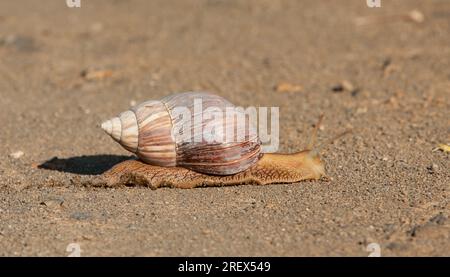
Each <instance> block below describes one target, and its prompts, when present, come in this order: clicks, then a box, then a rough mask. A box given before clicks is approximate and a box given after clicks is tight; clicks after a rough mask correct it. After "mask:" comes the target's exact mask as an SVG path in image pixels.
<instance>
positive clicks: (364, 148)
mask: <svg viewBox="0 0 450 277" xmlns="http://www.w3.org/2000/svg"><path fill="white" fill-rule="evenodd" d="M381 3H382V6H381V7H380V8H369V7H368V6H367V4H366V1H365V0H348V1H316V0H314V1H313V0H303V1H297V0H245V1H237V0H182V1H181V0H180V1H162V0H161V1H154V0H152V1H149V0H126V1H125V0H81V7H80V8H69V7H68V6H67V5H66V1H65V0H46V1H36V0H14V1H13V0H11V1H10V0H3V1H1V2H0V96H1V97H0V119H1V121H2V123H1V128H0V142H1V143H0V155H1V157H2V159H0V196H1V197H0V200H1V209H0V219H1V220H0V222H1V223H0V249H1V250H0V255H56V256H59V255H65V254H66V253H65V246H66V245H67V244H68V243H70V242H80V243H81V244H82V248H83V249H85V254H86V255H150V256H152V255H295V256H297V255H356V256H359V255H362V256H364V255H367V254H368V253H367V252H365V246H366V244H368V243H370V242H378V243H380V244H381V246H382V251H383V252H382V253H386V255H450V253H449V249H450V247H448V244H449V232H448V230H449V229H448V228H449V222H448V220H447V218H448V210H449V209H448V208H449V203H448V199H449V197H448V196H449V194H448V184H449V181H450V176H449V173H448V172H449V171H448V168H449V157H448V153H447V152H445V151H444V150H439V149H438V150H437V151H433V149H436V148H437V147H438V145H439V144H445V143H449V142H450V136H449V133H450V132H449V131H450V124H449V123H450V122H449V118H450V117H449V115H450V114H449V107H450V71H449V68H450V46H449V45H450V36H449V34H450V1H446V0H429V1H416V0H394V1H387V0H382V1H381ZM189 90H206V91H210V92H213V93H216V94H219V95H221V96H223V97H225V98H227V99H228V100H230V101H231V102H233V103H235V104H237V105H241V106H250V105H252V106H278V107H280V133H281V137H280V151H281V152H293V151H298V150H300V149H302V147H304V145H305V144H306V143H307V140H308V138H309V134H310V130H311V128H312V125H313V124H314V122H315V121H316V119H317V118H318V116H319V115H320V114H321V113H322V112H324V113H325V122H324V125H323V128H322V129H321V131H320V134H319V135H320V138H321V140H324V139H325V138H329V137H331V136H333V135H336V134H338V133H340V132H341V131H342V130H344V129H347V128H352V129H353V130H354V133H353V134H352V135H351V136H348V137H347V138H346V139H344V140H343V141H341V142H338V143H336V144H335V145H333V146H332V147H331V148H330V150H329V151H328V152H327V153H326V154H324V160H325V161H326V163H327V172H328V173H329V175H330V176H331V177H332V179H333V181H332V182H331V183H328V182H314V183H310V182H307V183H301V184H296V185H279V186H268V187H253V186H245V187H231V188H211V189H200V190H190V191H182V190H170V189H162V190H158V191H150V190H148V189H146V188H118V189H112V190H111V189H102V188H92V187H89V186H87V185H86V183H85V181H86V180H90V178H91V176H90V175H94V174H100V173H102V172H103V171H104V170H106V169H108V168H109V167H110V166H112V165H113V164H114V163H116V162H118V161H120V160H122V159H124V158H126V157H123V155H125V156H127V155H128V153H127V152H125V151H124V150H123V149H122V148H121V147H120V146H119V145H118V144H116V143H114V142H112V140H111V139H110V138H109V137H107V136H106V135H105V134H103V132H102V131H101V130H100V128H99V124H100V123H101V122H102V120H104V119H107V118H110V117H111V116H113V115H116V114H118V113H119V112H122V111H124V110H126V109H128V108H129V107H130V106H132V105H135V104H136V103H139V102H141V101H144V100H149V99H158V98H161V97H163V96H166V95H169V94H171V93H175V92H182V91H189ZM55 157H56V158H55ZM45 163H46V166H45V168H44V169H43V168H40V167H41V166H40V165H42V164H45ZM436 217H437V218H436ZM421 232H422V233H421Z"/></svg>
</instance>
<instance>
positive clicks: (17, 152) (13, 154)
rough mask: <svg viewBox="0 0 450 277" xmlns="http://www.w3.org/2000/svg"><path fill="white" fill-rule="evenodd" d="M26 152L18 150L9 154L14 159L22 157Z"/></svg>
mask: <svg viewBox="0 0 450 277" xmlns="http://www.w3.org/2000/svg"><path fill="white" fill-rule="evenodd" d="M23 155H24V153H23V152H22V151H16V152H14V153H11V154H9V156H10V157H11V158H13V159H20V158H21V157H22V156H23Z"/></svg>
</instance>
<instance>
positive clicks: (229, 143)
mask: <svg viewBox="0 0 450 277" xmlns="http://www.w3.org/2000/svg"><path fill="white" fill-rule="evenodd" d="M195 98H201V99H202V100H203V105H205V103H206V106H210V107H212V106H215V107H220V108H225V107H229V106H231V107H232V106H233V105H232V104H231V103H230V102H228V101H227V100H225V99H223V98H221V97H219V96H215V95H212V94H207V93H196V92H188V93H181V94H175V95H172V96H168V97H166V98H163V99H162V100H159V101H147V102H144V103H142V104H140V105H138V106H136V107H134V108H132V109H131V110H129V111H126V112H124V113H121V114H120V115H119V116H118V117H115V118H113V119H111V120H109V121H106V122H104V123H103V124H102V128H103V129H104V130H105V132H106V133H108V134H109V135H110V136H111V137H112V138H113V139H114V140H116V141H117V142H119V143H120V144H121V145H122V146H123V147H124V148H125V149H127V150H129V151H131V152H133V153H135V154H136V155H137V156H138V158H139V159H130V160H126V161H124V162H121V163H119V164H117V165H115V166H114V167H112V168H111V169H110V170H108V171H106V172H105V173H103V174H102V175H101V176H100V177H99V179H96V181H95V182H94V183H93V185H98V186H120V185H143V186H147V187H150V188H153V189H155V188H158V187H164V186H166V187H176V188H194V187H200V186H226V185H238V184H258V185H266V184H273V183H295V182H299V181H302V180H317V179H320V178H322V177H326V174H325V167H324V164H323V162H322V160H321V159H320V157H319V152H320V149H322V147H323V146H324V145H323V144H322V145H320V146H315V143H316V137H317V132H318V129H319V127H320V125H321V121H322V118H323V116H321V117H320V119H319V122H318V123H317V124H316V125H315V128H314V130H313V132H312V135H311V137H310V143H309V144H308V146H307V148H306V149H305V150H303V151H300V152H297V153H292V154H279V153H265V154H264V155H263V154H262V153H261V143H260V141H259V139H258V136H257V133H256V131H255V129H254V128H253V127H252V126H250V127H248V126H247V127H244V126H243V125H239V124H240V123H239V122H237V129H238V130H239V129H240V128H241V129H242V128H246V129H245V130H246V132H245V136H244V137H243V139H242V140H236V137H232V138H231V139H229V140H225V141H222V142H219V143H218V142H210V141H208V140H207V139H205V138H204V137H203V136H201V135H198V134H197V135H193V134H195V131H194V129H195V128H197V127H198V126H201V127H203V126H205V125H208V124H209V125H212V126H215V127H217V126H219V125H220V124H223V121H221V120H217V121H216V120H215V118H214V117H210V116H206V117H203V118H202V120H199V121H198V122H194V125H193V126H191V125H189V128H187V129H186V128H185V129H183V128H181V127H183V126H180V124H181V123H180V122H181V121H179V117H178V116H177V114H178V113H177V112H176V110H177V105H179V106H184V107H187V109H188V110H189V111H194V115H192V114H191V113H189V114H190V115H191V116H192V117H193V120H194V121H195V115H196V114H198V113H203V115H204V114H207V113H204V111H203V110H201V111H196V110H195V107H194V106H193V105H192V103H193V100H194V99H195ZM229 119H230V120H231V122H235V121H234V117H233V118H227V120H226V121H225V122H227V124H228V122H230V121H229ZM235 123H236V122H235ZM249 125H250V124H249ZM218 129H220V128H218ZM174 130H175V131H174ZM179 130H184V132H183V134H184V135H188V136H193V137H191V140H189V141H185V140H184V139H182V136H181V135H180V133H179V132H178V131H179ZM186 132H187V133H186ZM349 132H350V130H347V131H345V132H343V133H341V134H340V135H338V136H336V137H335V138H333V139H331V140H330V141H329V143H332V142H333V141H334V140H336V139H337V138H339V137H341V136H343V135H344V134H346V133H349ZM192 138H193V139H192Z"/></svg>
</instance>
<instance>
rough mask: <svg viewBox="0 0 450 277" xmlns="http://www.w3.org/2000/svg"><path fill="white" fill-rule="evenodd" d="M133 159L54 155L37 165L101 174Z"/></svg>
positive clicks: (60, 169)
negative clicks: (61, 157) (62, 157)
mask: <svg viewBox="0 0 450 277" xmlns="http://www.w3.org/2000/svg"><path fill="white" fill-rule="evenodd" d="M130 159H133V156H119V155H92V156H79V157H71V158H67V159H60V158H58V157H54V158H52V159H50V160H48V161H45V162H43V163H42V164H40V165H38V166H37V167H38V168H40V169H48V170H56V171H61V172H67V173H75V174H80V175H100V174H102V173H104V172H105V171H107V170H109V169H111V168H112V167H113V166H115V165H116V164H118V163H121V162H123V161H126V160H130Z"/></svg>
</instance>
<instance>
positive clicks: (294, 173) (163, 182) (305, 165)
mask: <svg viewBox="0 0 450 277" xmlns="http://www.w3.org/2000/svg"><path fill="white" fill-rule="evenodd" d="M322 177H326V175H325V168H324V165H323V163H322V161H321V160H320V158H319V157H318V156H317V155H315V154H314V153H313V152H312V151H309V150H305V151H301V152H298V153H293V154H276V153H268V154H264V156H263V157H262V158H261V159H260V160H259V161H258V162H257V163H256V164H254V165H252V166H251V167H250V168H248V169H247V170H244V171H243V172H239V173H237V174H234V175H227V176H219V175H208V174H203V173H199V172H195V171H192V170H189V169H186V168H183V167H160V166H153V165H149V164H146V163H144V162H142V161H139V160H135V159H131V160H126V161H124V162H121V163H119V164H117V165H115V166H114V167H113V168H111V169H110V170H108V171H106V172H105V173H104V174H103V175H101V176H100V177H98V178H97V179H96V180H95V181H94V182H91V185H94V186H101V187H118V186H119V187H120V186H144V187H149V188H151V189H157V188H160V187H171V188H182V189H188V188H195V187H211V186H234V185H242V184H251V185H268V184H276V183H296V182H300V181H303V180H317V179H320V178H322Z"/></svg>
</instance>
